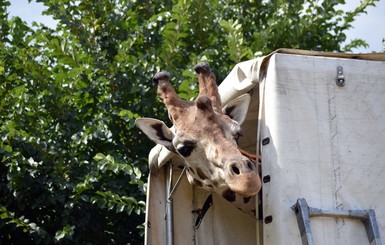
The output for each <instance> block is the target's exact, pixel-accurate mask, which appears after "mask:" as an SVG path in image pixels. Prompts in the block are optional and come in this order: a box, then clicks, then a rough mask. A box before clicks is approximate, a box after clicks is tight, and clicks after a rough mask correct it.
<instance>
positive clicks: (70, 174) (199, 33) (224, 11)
mask: <svg viewBox="0 0 385 245" xmlns="http://www.w3.org/2000/svg"><path fill="white" fill-rule="evenodd" d="M38 2H42V3H44V5H45V6H46V7H47V10H46V11H45V14H47V15H51V16H52V17H53V18H54V19H56V20H58V22H59V24H58V26H57V28H56V29H54V30H52V29H50V28H48V27H46V26H44V25H42V24H38V23H34V24H33V26H32V27H31V26H28V25H27V24H26V23H25V22H23V21H22V20H21V19H20V18H18V17H15V18H12V19H10V18H9V16H8V14H7V7H8V6H9V1H2V2H0V17H1V18H0V21H1V22H0V25H1V27H0V39H1V42H0V137H1V141H0V195H1V200H0V241H1V243H13V244H25V243H30V244H51V243H59V244H80V243H81V244H126V243H129V244H140V243H142V242H143V237H142V234H143V222H144V212H145V203H144V200H145V192H146V178H147V175H148V168H147V154H148V151H149V149H150V148H151V147H152V143H150V142H149V140H148V139H147V138H146V137H145V136H144V135H142V134H141V133H140V132H139V130H137V129H136V128H135V127H134V122H135V119H136V118H138V117H142V116H151V117H156V118H161V119H162V118H163V119H165V118H166V113H165V109H164V107H163V106H162V104H161V103H159V102H158V101H157V99H156V92H155V89H153V88H152V86H151V82H150V78H151V77H152V76H153V75H154V74H155V73H156V72H157V71H159V70H161V69H167V70H169V71H170V72H171V74H172V76H173V83H174V84H175V85H176V87H177V88H178V92H179V94H180V95H181V97H183V98H185V99H191V98H193V97H194V96H196V92H197V86H196V84H195V82H194V81H195V75H194V73H193V71H192V70H191V68H192V67H193V66H194V65H195V64H196V63H198V62H200V61H209V62H210V65H211V66H212V67H213V70H214V71H215V72H216V75H217V78H218V80H219V81H221V80H222V79H223V78H224V77H225V76H226V75H227V73H228V72H229V70H230V69H231V67H232V66H234V65H235V63H237V62H239V61H243V60H245V59H250V58H253V57H255V56H259V55H265V54H267V53H269V52H271V51H273V50H275V49H277V48H281V47H287V48H301V49H311V50H323V51H343V50H350V49H352V48H355V47H358V46H366V45H367V44H366V43H365V42H364V41H363V40H354V41H352V42H351V43H349V44H348V45H347V46H346V47H341V43H343V42H344V41H345V39H346V37H345V34H344V32H345V31H346V30H348V29H349V28H351V23H352V21H353V20H354V18H355V17H356V16H357V15H358V14H361V13H364V12H365V9H366V7H367V6H370V5H374V2H375V1H374V0H373V1H364V2H362V3H361V5H360V6H359V7H357V8H356V9H355V10H354V11H352V12H343V11H341V10H338V11H337V10H336V7H337V5H338V4H343V3H344V1H342V0H341V1H336V0H325V1H306V2H305V1H300V0H299V1H295V0H293V1H248V0H242V1H238V0H237V1H235V0H228V1H214V0H208V1H207V0H205V1H203V0H173V1H171V0H168V1H129V0H116V1H112V0H97V1H87V0H82V1H75V0H66V1H57V0H39V1H38Z"/></svg>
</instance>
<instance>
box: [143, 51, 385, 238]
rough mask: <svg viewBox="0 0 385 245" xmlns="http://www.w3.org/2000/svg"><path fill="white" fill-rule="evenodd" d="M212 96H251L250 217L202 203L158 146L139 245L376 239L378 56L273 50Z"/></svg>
mask: <svg viewBox="0 0 385 245" xmlns="http://www.w3.org/2000/svg"><path fill="white" fill-rule="evenodd" d="M219 92H220V94H221V97H222V102H223V104H225V103H226V102H228V101H230V100H232V99H234V98H236V97H238V96H239V95H241V94H243V93H249V94H250V95H251V98H252V99H251V103H250V107H249V111H248V116H247V118H246V121H245V122H244V124H243V126H242V127H243V130H244V132H245V136H244V137H243V138H242V139H241V140H240V146H241V148H243V149H245V150H249V151H250V152H257V154H258V153H259V152H260V153H261V155H262V163H261V176H262V179H263V187H262V193H261V195H259V197H258V201H257V204H256V210H257V215H256V217H251V216H248V215H246V214H244V213H242V212H241V211H239V210H238V209H237V208H236V207H234V206H232V205H231V204H229V203H228V202H226V201H225V200H223V199H222V197H219V196H216V195H215V194H213V195H212V201H211V202H210V198H208V197H209V196H210V194H211V193H208V192H206V191H204V190H201V189H199V188H197V187H193V186H191V185H190V184H189V183H188V182H187V179H186V177H185V176H184V175H183V174H181V172H182V171H181V168H180V166H181V165H182V162H181V159H180V158H179V157H178V156H176V155H175V154H173V153H171V152H169V151H167V150H166V149H165V148H164V147H162V146H160V145H157V146H155V147H154V148H153V149H152V150H151V153H150V157H149V161H151V162H152V163H153V164H156V165H158V166H159V168H164V170H161V171H159V174H158V175H156V176H153V175H150V176H149V183H148V196H147V213H146V235H145V236H146V237H145V243H146V244H176V245H179V244H221V245H222V244H229V245H230V244H231V245H232V244H259V245H262V244H263V245H279V244H285V245H290V244H293V245H294V244H295V245H300V244H328V245H329V244H360V245H361V244H377V245H378V244H381V243H382V241H381V237H382V239H384V237H385V54H384V53H382V54H341V53H321V52H312V51H302V50H289V49H281V50H277V51H276V52H274V53H272V54H270V55H268V56H266V57H262V58H257V59H254V60H250V61H247V62H243V63H240V64H238V65H236V66H235V67H234V69H233V70H232V71H231V73H230V74H229V75H228V76H227V78H226V79H225V80H224V81H223V82H222V84H221V85H220V86H219ZM175 186H176V188H174V187H175ZM204 206H206V207H208V206H211V207H210V208H209V209H207V212H206V214H205V215H204V216H203V219H201V220H200V226H199V227H196V226H197V224H196V222H197V217H198V216H199V215H198V213H199V211H200V210H202V208H203V207H204ZM203 209H204V210H205V209H206V208H203ZM201 216H202V215H201Z"/></svg>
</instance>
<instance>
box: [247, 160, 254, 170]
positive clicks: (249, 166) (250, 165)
mask: <svg viewBox="0 0 385 245" xmlns="http://www.w3.org/2000/svg"><path fill="white" fill-rule="evenodd" d="M247 167H248V168H249V170H250V171H253V170H254V164H253V163H252V162H250V161H248V162H247Z"/></svg>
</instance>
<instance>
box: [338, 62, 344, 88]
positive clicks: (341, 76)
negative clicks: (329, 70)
mask: <svg viewBox="0 0 385 245" xmlns="http://www.w3.org/2000/svg"><path fill="white" fill-rule="evenodd" d="M336 84H337V86H340V87H343V86H345V76H344V70H343V68H342V66H337V80H336Z"/></svg>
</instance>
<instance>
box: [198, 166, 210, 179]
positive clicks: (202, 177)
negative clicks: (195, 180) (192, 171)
mask: <svg viewBox="0 0 385 245" xmlns="http://www.w3.org/2000/svg"><path fill="white" fill-rule="evenodd" d="M196 170H197V174H198V176H199V178H200V179H202V180H205V179H208V177H207V176H206V175H205V173H203V171H202V169H200V168H197V169H196Z"/></svg>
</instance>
